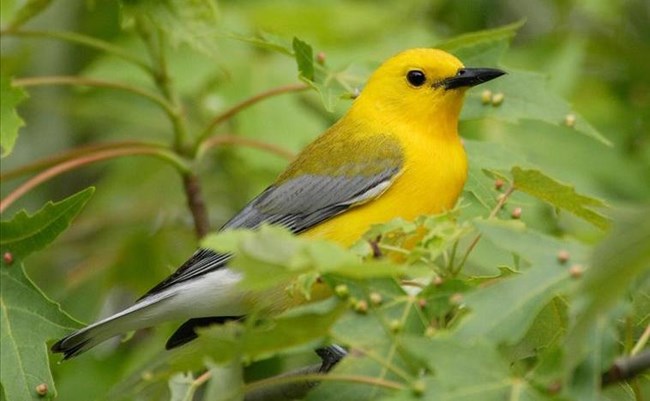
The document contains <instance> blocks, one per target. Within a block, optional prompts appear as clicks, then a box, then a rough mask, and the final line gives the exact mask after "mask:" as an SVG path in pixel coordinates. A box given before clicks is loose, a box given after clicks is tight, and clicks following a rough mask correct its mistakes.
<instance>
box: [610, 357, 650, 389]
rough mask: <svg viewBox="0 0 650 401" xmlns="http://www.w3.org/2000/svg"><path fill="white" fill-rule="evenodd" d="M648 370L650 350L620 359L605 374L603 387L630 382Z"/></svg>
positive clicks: (649, 366)
mask: <svg viewBox="0 0 650 401" xmlns="http://www.w3.org/2000/svg"><path fill="white" fill-rule="evenodd" d="M647 369H650V350H647V351H644V352H642V353H640V354H637V355H634V356H630V357H628V358H621V359H618V360H617V361H616V362H614V365H612V367H611V368H609V370H608V371H607V372H605V373H603V375H602V378H601V383H602V386H603V387H605V386H608V385H610V384H613V383H617V382H620V381H625V380H629V379H631V378H633V377H634V376H636V375H638V374H640V373H643V372H644V371H645V370H647Z"/></svg>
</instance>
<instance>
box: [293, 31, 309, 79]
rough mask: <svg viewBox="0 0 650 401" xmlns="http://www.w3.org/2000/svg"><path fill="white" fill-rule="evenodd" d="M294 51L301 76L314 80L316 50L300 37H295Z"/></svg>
mask: <svg viewBox="0 0 650 401" xmlns="http://www.w3.org/2000/svg"><path fill="white" fill-rule="evenodd" d="M293 52H294V57H295V58H296V64H298V72H299V73H300V77H301V78H303V79H306V80H308V81H313V80H314V51H313V50H312V48H311V46H310V45H309V44H307V43H306V42H303V41H302V40H300V39H298V38H293Z"/></svg>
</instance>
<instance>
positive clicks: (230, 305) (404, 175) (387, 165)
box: [52, 49, 504, 359]
mask: <svg viewBox="0 0 650 401" xmlns="http://www.w3.org/2000/svg"><path fill="white" fill-rule="evenodd" d="M503 74H504V72H503V71H501V70H498V69H494V68H467V67H464V66H463V64H462V63H461V62H460V61H459V60H458V59H457V58H456V57H454V56H452V55H450V54H448V53H446V52H444V51H441V50H436V49H412V50H407V51H404V52H402V53H399V54H397V55H396V56H394V57H392V58H390V59H388V60H387V61H386V62H385V63H384V64H383V65H381V66H380V67H379V68H378V69H377V70H376V71H375V72H374V73H373V74H372V76H371V77H370V79H369V80H368V82H367V84H366V86H365V87H364V88H363V90H362V91H361V94H360V95H359V96H358V97H357V98H356V99H355V100H354V102H353V104H352V106H351V107H350V109H349V111H348V112H347V113H346V114H345V115H344V116H343V117H342V118H341V119H340V120H339V121H338V122H336V123H335V124H334V125H333V126H332V127H330V128H329V129H328V130H327V131H325V132H324V133H323V134H322V135H320V136H319V137H318V138H317V139H316V140H314V141H313V142H312V143H311V144H310V145H308V146H307V147H306V148H305V149H304V150H303V151H302V152H301V153H300V154H299V155H298V156H297V157H296V159H295V160H294V161H293V162H292V163H291V164H290V165H289V166H288V167H287V169H286V170H285V171H284V172H283V173H282V174H280V176H279V177H278V178H277V180H276V181H275V182H274V183H273V184H271V185H270V186H269V187H268V188H267V189H266V190H265V191H264V192H262V193H261V194H259V195H258V196H257V197H256V198H254V199H253V200H252V201H250V203H249V204H248V205H246V206H245V207H244V208H243V209H242V210H241V211H240V212H239V213H238V214H237V215H235V216H234V217H233V218H232V219H231V220H230V221H228V222H227V223H226V224H225V225H224V226H223V227H222V228H221V230H228V229H232V228H256V227H258V226H259V225H261V224H262V223H267V224H277V225H281V226H284V227H287V228H289V229H290V230H291V231H292V232H294V233H296V234H303V235H309V236H314V237H320V238H327V239H330V240H333V241H336V242H339V243H340V244H342V245H344V246H349V245H351V244H352V243H353V242H354V241H356V240H357V239H359V238H360V236H361V235H362V234H363V233H364V232H365V231H366V230H367V229H368V228H369V227H370V226H371V225H372V224H376V223H382V222H386V221H388V220H390V219H393V218H395V217H402V218H404V219H414V218H415V217H417V216H420V215H426V214H434V213H440V212H442V211H445V210H448V209H451V208H452V207H453V206H454V204H455V203H456V201H457V199H458V196H459V194H460V192H461V190H462V188H463V185H464V183H465V179H466V177H467V160H466V155H465V151H464V150H463V145H462V143H461V140H460V138H459V136H458V116H459V113H460V110H461V107H462V104H463V97H464V94H465V91H466V90H467V89H468V88H470V87H472V86H475V85H478V84H481V83H483V82H487V81H489V80H491V79H494V78H497V77H499V76H501V75H503ZM230 257H231V256H230V255H226V254H219V253H215V252H212V251H210V250H206V249H199V250H198V251H197V252H195V253H194V255H192V257H191V258H190V259H189V260H187V262H185V263H184V264H183V265H182V266H180V268H178V270H176V272H175V273H173V274H172V275H171V276H169V277H168V278H166V279H165V280H163V281H162V282H161V283H159V284H158V285H156V286H155V287H154V288H152V289H151V290H150V291H149V292H148V293H146V294H145V295H144V296H143V297H142V298H140V299H139V300H138V301H137V302H136V303H135V304H134V305H133V306H131V307H129V308H127V309H125V310H123V311H121V312H119V313H117V314H115V315H113V316H110V317H108V318H106V319H103V320H101V321H98V322H96V323H93V324H91V325H89V326H87V327H85V328H83V329H81V330H78V331H76V332H74V333H72V334H70V335H68V336H67V337H65V338H63V339H61V340H60V341H59V342H57V343H56V344H54V345H53V346H52V351H54V352H60V353H63V354H64V358H65V359H67V358H71V357H73V356H76V355H79V354H80V353H82V352H84V351H87V350H88V349H90V348H92V347H94V346H95V345H97V344H99V343H101V342H102V341H105V340H106V339H109V338H111V337H114V336H116V335H118V334H121V333H125V332H127V331H131V330H137V329H140V328H144V327H150V326H153V325H156V324H158V323H161V322H163V321H169V320H186V319H189V320H188V321H187V322H186V323H185V324H183V325H182V326H181V327H180V328H179V329H178V330H177V331H176V332H175V333H174V335H172V337H171V338H170V340H169V341H168V343H167V348H172V347H174V346H177V345H180V344H183V343H185V342H187V341H189V340H191V339H193V338H195V337H196V333H195V332H194V330H193V329H194V327H196V326H201V325H205V324H206V323H210V322H219V321H225V320H228V319H232V318H238V317H243V316H245V315H246V314H247V313H248V312H249V310H248V308H249V307H250V305H249V303H248V302H246V294H244V293H242V290H240V289H239V287H238V286H237V283H238V282H239V281H240V278H241V277H240V274H239V273H238V272H235V271H233V270H231V269H229V268H228V260H229V259H230Z"/></svg>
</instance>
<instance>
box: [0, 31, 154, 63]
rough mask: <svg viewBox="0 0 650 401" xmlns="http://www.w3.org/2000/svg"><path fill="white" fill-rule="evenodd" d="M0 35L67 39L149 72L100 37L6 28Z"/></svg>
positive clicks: (137, 61) (137, 60)
mask: <svg viewBox="0 0 650 401" xmlns="http://www.w3.org/2000/svg"><path fill="white" fill-rule="evenodd" d="M0 36H20V37H37V38H38V37H40V38H48V39H57V40H62V41H67V42H71V43H75V44H79V45H83V46H86V47H90V48H93V49H96V50H100V51H103V52H106V53H109V54H112V55H114V56H116V57H119V58H121V59H123V60H125V61H128V62H130V63H132V64H134V65H136V66H138V67H140V68H142V69H143V70H145V71H146V72H148V73H151V72H152V70H151V67H150V66H149V65H147V63H145V62H144V60H141V59H140V58H138V57H137V56H134V55H133V54H131V53H129V52H127V51H125V50H124V49H122V48H121V47H118V46H115V45H113V44H111V43H108V42H105V41H103V40H100V39H96V38H93V37H90V36H86V35H82V34H79V33H76V32H65V31H58V32H57V31H38V30H26V29H20V30H18V29H16V30H14V29H6V30H2V31H0Z"/></svg>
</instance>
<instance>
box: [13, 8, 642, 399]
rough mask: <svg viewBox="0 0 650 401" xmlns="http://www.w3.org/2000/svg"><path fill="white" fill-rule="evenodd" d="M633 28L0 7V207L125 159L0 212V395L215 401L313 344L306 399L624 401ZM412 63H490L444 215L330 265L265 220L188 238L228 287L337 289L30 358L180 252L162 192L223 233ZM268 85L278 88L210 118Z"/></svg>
mask: <svg viewBox="0 0 650 401" xmlns="http://www.w3.org/2000/svg"><path fill="white" fill-rule="evenodd" d="M649 13H650V10H649V9H648V6H647V4H646V2H644V1H641V0H637V1H627V2H609V1H604V0H594V1H589V2H581V1H555V2H541V1H534V0H524V1H518V2H503V3H499V4H495V3H494V2H490V1H487V0H476V1H472V2H469V3H464V2H450V1H423V0H421V1H418V0H413V1H404V2H389V1H342V0H341V1H329V2H319V1H302V2H292V1H274V2H264V1H247V2H236V1H220V2H218V3H216V2H215V3H213V2H209V1H191V2H183V1H180V0H166V1H160V2H158V1H147V0H129V1H126V0H124V1H122V2H120V3H118V2H107V1H98V2H72V3H71V2H63V1H29V0H26V1H16V0H11V1H3V3H2V16H1V17H2V80H1V83H2V85H1V87H0V92H1V96H2V107H1V111H2V116H1V117H2V122H1V123H2V127H1V131H2V141H1V145H2V156H3V159H2V198H3V201H4V200H5V199H6V197H7V196H8V195H9V194H10V193H12V191H14V190H15V189H16V188H19V186H20V185H21V184H24V183H25V182H26V181H25V180H26V179H29V178H30V177H34V176H35V175H37V174H38V173H39V172H42V171H45V170H46V169H47V168H49V167H52V166H56V165H60V164H62V163H65V162H70V161H73V162H74V161H78V160H80V159H81V158H83V157H87V156H92V155H97V154H109V153H110V152H114V153H115V152H116V153H120V152H122V153H123V154H125V155H126V154H128V155H130V156H129V157H119V158H117V157H108V156H107V157H106V158H105V159H103V161H101V162H98V163H92V164H85V165H83V166H80V168H75V169H73V170H71V171H69V172H67V173H65V174H62V175H58V176H55V177H53V178H50V179H48V180H46V181H45V182H44V183H43V184H41V185H38V186H36V187H34V188H31V189H30V191H29V192H28V193H27V194H25V195H24V196H22V197H21V198H19V199H18V200H17V201H16V202H15V203H14V204H13V205H12V206H11V207H9V208H8V209H7V210H6V211H3V214H2V219H3V223H2V241H1V246H2V250H1V251H2V253H3V262H2V266H1V269H2V272H1V273H2V275H1V276H0V277H1V278H2V298H1V301H2V343H1V344H2V359H1V363H2V369H1V370H2V376H0V379H1V382H0V385H1V386H2V398H3V399H7V400H23V399H26V398H25V397H31V398H33V399H38V395H37V393H36V389H35V386H36V384H35V383H45V384H47V385H48V395H47V396H48V397H52V396H54V394H55V392H56V393H58V396H57V399H62V400H73V401H74V400H88V399H89V395H92V396H93V397H96V398H97V399H133V400H166V399H171V400H192V399H195V400H213V399H215V400H217V399H237V397H241V396H242V395H243V394H244V392H245V391H253V390H255V389H259V388H260V387H263V386H264V382H261V381H259V380H263V379H266V378H269V377H273V376H275V375H278V374H281V373H283V372H286V371H290V370H292V369H295V368H298V367H301V366H304V365H309V364H312V363H316V362H317V361H318V360H317V358H316V356H315V355H314V354H313V352H312V350H313V349H314V348H315V347H317V346H319V345H322V344H324V343H328V342H332V341H333V342H336V343H339V344H341V345H345V346H347V347H349V348H350V349H351V350H352V352H351V355H350V356H349V357H348V358H346V359H344V360H343V362H341V364H339V365H338V366H337V367H336V369H335V370H334V371H333V372H332V373H331V377H330V379H328V380H325V381H324V382H323V383H322V384H321V385H320V386H318V387H317V388H316V389H315V390H314V391H313V392H311V393H310V395H309V396H308V397H309V399H313V400H324V399H336V400H341V399H350V400H361V399H373V400H374V399H386V400H408V399H417V398H421V399H432V400H440V399H448V400H464V399H467V400H470V399H471V400H474V399H484V400H491V399H495V400H501V399H504V398H508V397H509V398H510V399H520V400H528V399H531V400H556V399H561V400H565V399H566V400H597V399H601V400H637V401H638V400H640V399H644V398H641V397H642V395H643V394H645V396H646V397H647V396H648V394H650V383H649V382H650V380H649V378H648V375H647V373H646V374H645V376H640V377H639V378H637V379H635V380H633V381H630V382H625V383H621V384H614V385H611V386H608V387H606V388H605V389H604V390H603V389H601V385H600V375H601V373H603V372H604V371H606V370H607V369H608V368H609V367H610V366H611V365H612V363H613V362H614V360H615V359H616V358H618V357H627V356H630V355H631V354H633V353H640V352H642V350H641V348H643V347H644V345H645V344H646V342H647V337H645V340H643V338H644V337H643V333H644V330H645V331H646V332H647V330H648V329H647V327H648V325H649V324H650V322H649V321H648V318H649V316H650V294H649V288H650V280H649V276H648V272H649V271H650V254H649V253H648V252H649V251H648V250H649V249H650V231H649V227H648V222H649V221H650V209H649V208H648V204H649V200H650V112H649V110H650V76H649V75H648V74H647V71H648V68H650V57H649V56H648V54H650V44H649V43H650V42H649V41H648V40H647V38H649V37H650V26H648V24H647V20H648V18H649V17H650V15H649ZM96 40H99V41H101V42H97V41H96ZM417 46H437V47H442V48H445V49H447V50H448V51H450V52H452V53H454V54H456V55H457V56H459V57H460V58H461V59H462V60H463V61H464V62H465V63H466V65H472V66H499V67H501V68H504V69H506V70H507V71H508V72H509V75H508V76H506V77H504V78H502V79H499V80H497V81H495V82H492V83H490V84H488V85H486V86H485V87H481V88H480V89H475V90H473V91H471V92H470V93H468V96H467V101H466V105H465V108H464V110H463V114H462V118H461V119H462V121H461V125H460V132H461V135H462V136H463V137H464V139H465V145H466V148H467V151H468V154H469V158H470V165H471V167H470V169H471V170H470V177H469V180H468V183H467V186H466V188H465V192H464V194H463V198H462V199H461V200H460V202H459V205H458V207H457V209H456V210H454V211H450V212H449V213H448V214H445V215H442V216H429V217H423V218H421V219H419V220H418V221H416V222H404V221H399V220H397V221H394V222H390V223H388V224H386V225H384V226H380V227H375V228H374V229H373V230H372V231H371V232H369V233H368V234H367V236H366V238H365V240H362V241H360V242H359V244H358V245H357V246H355V247H354V248H353V250H351V251H348V250H343V249H340V248H338V247H337V246H336V245H333V244H329V243H324V242H307V241H304V240H302V239H300V238H294V237H291V236H290V235H288V234H287V233H286V232H284V231H282V230H279V229H277V228H273V227H265V228H263V229H262V230H260V231H259V232H255V233H251V232H236V233H229V234H221V235H219V236H216V237H213V236H209V237H207V239H206V240H205V242H204V245H205V246H209V247H217V248H223V247H226V249H231V250H235V251H237V252H238V254H239V255H240V256H239V257H238V258H237V259H236V260H235V261H234V262H233V268H237V269H240V270H242V271H243V272H244V273H245V274H246V277H247V280H246V285H248V286H249V288H254V289H256V290H263V289H266V288H269V287H270V286H273V285H276V284H277V282H278V281H277V280H278V278H283V279H290V278H295V281H294V282H295V284H294V285H293V287H292V288H290V289H289V290H290V291H294V292H297V293H301V294H304V293H308V292H309V289H310V288H311V284H313V283H314V281H316V279H317V278H318V277H322V278H323V279H324V281H325V282H326V283H327V284H328V285H329V286H331V287H332V288H336V289H337V291H336V292H337V296H336V297H333V298H330V299H327V300H323V301H319V302H315V303H313V304H309V305H306V306H302V307H299V308H296V309H295V310H290V311H288V312H287V313H286V314H284V315H282V316H279V317H277V318H270V317H268V316H265V315H264V314H262V313H261V312H260V314H259V316H255V318H251V319H249V320H248V321H246V322H233V323H229V324H227V325H225V326H221V327H215V328H211V329H208V330H206V331H205V332H203V333H202V335H201V337H200V338H199V340H198V341H196V342H195V343H194V344H193V345H191V346H188V347H187V348H181V349H179V350H176V351H173V352H165V351H163V350H162V348H163V344H164V342H165V339H166V337H167V336H168V335H169V334H170V333H171V332H172V331H173V330H174V328H175V325H174V324H170V325H165V326H161V327H158V328H155V329H151V330H143V331H141V332H139V333H136V334H135V335H134V336H133V337H132V338H130V339H129V340H128V341H126V342H124V343H120V342H119V341H113V342H109V343H108V344H106V345H104V346H101V347H98V349H97V350H93V351H92V352H89V353H88V354H87V355H83V356H82V357H80V358H77V359H74V360H72V361H70V362H66V363H62V364H57V363H56V362H57V358H56V357H52V356H51V355H50V356H49V360H50V362H49V366H48V362H46V359H45V358H46V356H47V354H46V352H45V342H46V341H47V342H48V344H51V342H52V341H53V340H55V339H56V338H57V337H58V336H61V335H63V334H64V333H65V332H67V330H68V329H70V328H72V327H75V326H76V325H77V323H76V322H75V321H74V320H73V319H71V318H70V317H69V316H70V315H71V316H74V317H75V318H78V319H80V320H83V321H92V320H94V319H95V318H96V317H98V316H100V315H107V314H109V313H112V312H115V311H116V310H118V309H119V308H121V307H124V306H126V305H128V304H130V303H131V302H133V301H134V300H135V299H137V297H138V296H139V295H141V294H142V293H143V292H144V291H146V290H148V289H149V288H150V287H151V286H153V285H154V284H155V283H157V282H158V281H159V280H161V279H162V278H164V277H165V276H166V275H167V274H169V273H170V272H171V271H173V269H174V268H175V267H176V266H178V265H179V264H180V263H182V262H183V261H184V260H185V258H186V257H187V256H188V255H190V254H191V252H192V251H193V250H194V249H195V247H196V246H197V245H198V241H197V238H196V236H195V235H194V233H193V231H194V228H193V219H192V215H191V213H190V212H189V210H188V208H187V206H186V199H185V190H186V188H187V186H186V182H185V181H184V179H183V177H188V176H193V177H195V178H197V180H198V183H199V184H200V186H201V188H202V191H203V197H204V199H205V201H206V204H207V206H208V215H209V217H210V220H209V225H210V226H211V227H212V228H213V229H214V228H217V227H219V226H220V225H221V224H222V223H224V222H225V221H226V220H227V219H228V218H229V217H230V216H231V215H232V214H233V213H235V212H236V211H237V210H238V209H239V208H240V207H241V206H242V205H243V204H244V203H245V202H246V201H247V200H249V199H251V198H252V197H253V196H254V195H256V194H257V193H258V192H259V191H261V190H262V189H264V187H265V186H266V185H268V184H269V183H270V182H271V181H272V180H273V179H274V177H275V176H276V175H277V174H278V173H279V172H280V171H281V169H282V168H283V166H285V165H286V163H287V160H288V159H289V158H290V157H291V155H292V154H295V152H297V151H298V150H299V149H300V148H301V147H303V146H304V145H305V144H306V143H308V142H309V141H310V140H311V139H313V138H314V137H315V136H316V135H317V134H318V133H319V132H321V131H322V130H323V129H325V128H326V127H327V126H329V125H330V124H331V123H332V122H333V121H335V120H336V118H337V117H338V116H340V115H341V114H342V113H343V112H344V111H345V110H346V109H347V107H348V106H349V101H350V100H349V99H350V98H352V97H353V96H354V93H355V92H356V91H357V90H360V89H362V85H363V82H364V80H365V79H366V78H367V76H368V74H369V73H370V72H371V71H372V70H373V69H374V68H375V67H376V66H378V65H379V63H380V62H381V61H382V60H383V59H385V58H386V57H388V56H390V55H392V54H394V53H395V52H397V51H399V50H402V49H404V48H410V47H417ZM38 76H45V77H54V76H58V77H59V79H58V80H56V82H55V80H50V81H49V82H45V83H46V84H38V83H35V81H33V80H32V81H30V80H29V77H38ZM62 76H65V77H72V78H74V79H72V78H71V79H72V81H70V82H67V83H66V84H65V85H60V84H62V83H65V82H63V81H62V80H61V77H62ZM97 82H104V83H105V82H109V83H119V85H120V87H117V86H115V85H112V86H111V85H97ZM47 83H49V84H47ZM54 83H56V85H54ZM70 83H71V84H72V85H68V84H70ZM305 84H306V85H305ZM125 86H126V87H127V90H124V87H125ZM133 88H136V91H134V90H132V89H133ZM273 88H284V89H283V90H281V92H283V91H286V93H284V94H282V95H278V96H269V97H268V98H266V99H265V100H263V101H260V102H258V103H255V104H253V105H250V106H246V107H241V108H236V109H231V107H233V106H234V105H237V104H238V103H239V102H241V101H245V100H246V99H251V98H254V97H255V96H257V95H260V94H264V93H266V91H268V90H269V89H273ZM484 89H485V90H490V91H491V92H492V96H488V94H486V93H484ZM137 91H139V92H140V93H134V92H137ZM142 91H146V93H145V95H146V96H142ZM26 94H29V98H27V96H26ZM152 94H153V96H151V95H152ZM497 94H503V100H502V102H499V101H496V100H495V97H494V96H496V95H497ZM16 106H18V109H17V110H18V112H17V113H16V109H15V107H16ZM179 110H182V112H180V113H178V114H175V113H176V112H179ZM229 111H233V113H230V114H229ZM179 121H180V122H181V123H180V124H181V125H180V126H179ZM23 122H24V124H25V125H24V127H22V128H20V127H21V126H22V124H23ZM179 127H180V128H179ZM19 128H20V132H19V135H16V134H17V132H18V131H17V130H18V129H19ZM134 141H137V143H136V142H134ZM71 150H73V151H72V152H70V151H71ZM102 152H104V153H102ZM105 152H109V153H105ZM122 153H120V154H122ZM61 154H63V155H64V156H63V157H62V158H59V159H57V158H56V156H57V155H61ZM143 156H153V157H143ZM52 157H55V158H52ZM25 166H26V167H27V169H25V168H24V167H25ZM78 167H79V166H78ZM495 182H499V183H500V184H499V185H496V186H495ZM184 185H185V186H184ZM88 186H94V187H95V188H96V189H95V194H94V195H93V196H92V198H90V200H88V198H89V197H90V193H91V191H89V190H85V191H84V188H87V187H88ZM81 191H83V192H81ZM75 193H77V194H76V195H73V194H75ZM64 198H66V199H65V200H62V201H61V202H59V203H54V204H51V203H48V202H50V201H52V200H54V201H58V200H61V199H64ZM86 203H87V204H86ZM46 204H47V205H46ZM84 204H86V206H85V209H84V210H83V211H82V212H81V213H80V214H79V216H78V217H76V218H75V220H74V222H72V224H71V221H72V218H73V217H75V215H76V214H77V213H78V212H79V211H80V209H81V207H83V205H84ZM43 205H46V206H44V207H43ZM22 209H26V210H39V209H40V210H39V212H37V213H34V214H33V215H27V214H24V212H23V211H22ZM50 223H51V224H50ZM68 225H70V227H69V228H67V229H66V230H65V231H64V232H63V230H64V229H65V228H66V227H67V226H68ZM422 231H424V232H426V235H425V236H424V237H423V238H422V239H421V240H419V241H418V242H417V244H416V245H415V247H414V248H413V249H412V250H411V251H409V252H406V251H404V246H405V244H406V243H408V242H409V239H410V238H412V236H413V234H414V233H419V232H422ZM61 232H63V233H62V234H61ZM59 234H61V236H60V237H58V238H56V237H57V236H58V235H59ZM55 238H56V239H55ZM377 238H380V240H379V242H378V243H376V244H375V242H374V241H376V239H377ZM53 241H54V242H53ZM50 242H53V244H52V245H51V246H49V247H48V248H46V249H44V250H41V249H42V248H44V247H45V245H47V244H49V243H50ZM411 242H412V241H411ZM16 244H19V245H16ZM371 244H372V245H373V246H371ZM373 248H374V249H375V251H373ZM376 248H378V249H380V250H381V251H382V252H381V253H382V254H383V253H391V252H392V253H393V254H394V253H399V254H402V257H401V259H402V262H401V263H397V262H394V261H392V262H391V261H389V260H387V259H386V258H383V259H382V258H380V259H379V260H376V256H377V255H375V253H376ZM17 249H18V250H17ZM8 251H11V252H12V255H13V260H10V259H8V258H6V257H4V255H5V253H6V252H8ZM32 252H34V253H33V254H31V255H30V256H29V258H28V259H27V260H26V261H25V262H24V263H23V258H24V257H25V256H27V254H30V253H32ZM565 259H566V260H565ZM23 265H24V268H23ZM269 272H272V274H271V273H269ZM398 273H399V274H401V275H402V276H400V277H399V278H400V279H406V278H408V280H407V283H408V284H409V285H407V286H401V285H400V284H403V283H402V282H401V280H400V279H398V277H397V276H396V275H397V274H398ZM21 288H24V289H25V290H22V291H21ZM413 288H419V289H420V290H421V291H419V292H417V291H415V292H414V291H411V289H413ZM45 294H47V296H46V295H45ZM48 297H49V298H48ZM50 299H53V300H55V301H56V302H58V303H60V307H61V309H59V308H58V307H57V306H56V305H55V304H53V303H52V301H50ZM25 307H26V308H27V309H29V310H31V311H33V312H34V315H35V316H30V314H29V313H24V312H21V311H22V310H23V309H24V308H25ZM16 311H18V312H17V313H16ZM63 311H65V312H63ZM68 314H69V315H68ZM30 319H31V320H30ZM16 324H17V325H18V326H16ZM13 327H19V328H20V329H21V330H22V331H20V332H17V331H12V328H13ZM30 329H31V331H30ZM17 333H18V334H17ZM25 333H27V334H25ZM646 348H647V347H646ZM17 361H18V362H17ZM18 364H24V365H21V368H20V369H18V367H17V366H16V365H18ZM204 369H208V372H210V373H209V374H208V375H206V374H205V373H204ZM23 379H25V380H26V381H25V382H24V383H27V384H23V382H22V381H21V380H23ZM271 380H273V379H271ZM260 383H261V384H260ZM267 383H269V382H267ZM25 386H27V388H25ZM55 386H56V387H55ZM224 388H227V389H228V391H225V390H224ZM192 397H194V398H192Z"/></svg>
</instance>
